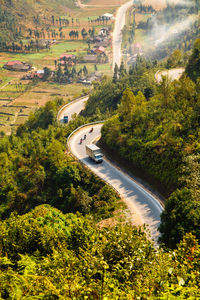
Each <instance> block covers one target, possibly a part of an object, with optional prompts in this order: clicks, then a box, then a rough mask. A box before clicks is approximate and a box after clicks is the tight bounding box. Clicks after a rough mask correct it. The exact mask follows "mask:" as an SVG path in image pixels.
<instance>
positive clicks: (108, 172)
mask: <svg viewBox="0 0 200 300" xmlns="http://www.w3.org/2000/svg"><path fill="white" fill-rule="evenodd" d="M91 127H93V128H94V130H93V132H92V133H89V131H90V129H91ZM101 127H102V124H97V125H92V126H86V127H83V128H82V129H80V130H79V131H77V132H76V133H75V134H74V135H72V137H71V138H70V140H69V143H68V146H69V148H70V151H71V152H72V153H73V154H74V155H75V156H76V157H77V158H78V159H79V160H80V161H81V162H82V163H84V164H85V165H87V166H88V167H89V168H90V169H91V170H92V171H93V172H94V173H95V174H96V175H98V176H99V177H100V178H102V179H103V180H105V181H106V182H108V183H109V184H110V185H112V186H113V187H114V188H115V189H116V190H117V191H118V192H119V194H120V196H121V198H122V199H124V201H125V203H126V204H127V206H128V208H129V210H130V212H131V220H132V223H133V224H135V225H143V224H147V225H148V227H149V230H150V233H151V237H152V238H153V239H154V240H155V241H156V240H157V238H158V236H159V232H158V230H157V229H158V226H159V224H160V214H161V212H162V210H163V208H162V206H161V204H160V203H159V201H158V200H157V199H156V198H155V197H154V196H152V194H150V193H149V192H148V191H147V190H145V189H144V188H143V187H141V186H140V185H138V184H137V183H136V182H135V181H134V180H133V179H132V178H131V177H129V176H128V175H127V174H125V173H124V172H123V171H121V170H120V169H119V168H117V167H116V166H114V165H112V164H111V163H110V162H108V161H107V160H106V159H104V161H103V163H102V164H96V163H95V162H93V161H92V160H91V159H90V158H89V157H88V156H87V155H86V150H85V145H87V144H91V143H92V141H94V140H97V139H98V138H99V137H100V135H101ZM84 134H86V136H87V137H86V139H85V140H84V141H83V142H82V144H80V139H81V138H83V136H84Z"/></svg>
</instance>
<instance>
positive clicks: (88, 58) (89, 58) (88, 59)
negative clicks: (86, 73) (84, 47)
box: [80, 55, 98, 64]
mask: <svg viewBox="0 0 200 300" xmlns="http://www.w3.org/2000/svg"><path fill="white" fill-rule="evenodd" d="M80 62H81V63H93V64H97V63H98V56H97V55H84V56H83V58H82V59H81V61H80Z"/></svg>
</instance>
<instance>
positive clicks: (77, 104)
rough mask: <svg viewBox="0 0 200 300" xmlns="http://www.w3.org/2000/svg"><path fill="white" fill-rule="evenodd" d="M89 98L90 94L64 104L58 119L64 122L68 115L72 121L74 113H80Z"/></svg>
mask: <svg viewBox="0 0 200 300" xmlns="http://www.w3.org/2000/svg"><path fill="white" fill-rule="evenodd" d="M87 100H88V96H86V97H84V98H80V99H77V100H75V101H72V102H71V103H69V104H67V105H64V106H63V107H62V109H61V110H60V111H59V113H58V120H60V121H61V122H62V120H63V117H64V116H68V120H69V121H70V120H71V118H72V116H73V115H74V114H77V115H78V114H79V113H80V112H81V110H83V109H84V107H85V102H86V101H87Z"/></svg>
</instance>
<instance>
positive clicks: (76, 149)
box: [58, 1, 163, 240]
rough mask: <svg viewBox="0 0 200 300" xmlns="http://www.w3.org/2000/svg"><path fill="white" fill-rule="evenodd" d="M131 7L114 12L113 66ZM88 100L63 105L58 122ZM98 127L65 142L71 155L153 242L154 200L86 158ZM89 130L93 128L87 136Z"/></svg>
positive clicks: (116, 173)
mask: <svg viewBox="0 0 200 300" xmlns="http://www.w3.org/2000/svg"><path fill="white" fill-rule="evenodd" d="M132 5H133V1H129V2H127V3H125V4H124V5H122V6H121V7H120V8H119V9H118V12H117V16H116V22H115V30H114V33H113V67H114V65H115V63H116V64H117V65H118V66H119V65H120V61H121V42H122V36H121V30H122V29H123V26H124V24H125V15H126V11H127V9H128V8H129V7H130V6H132ZM87 99H88V97H85V98H81V99H77V100H75V101H73V102H72V103H70V104H67V105H65V106H64V107H63V108H62V109H61V110H60V111H59V113H58V119H59V120H62V119H63V116H64V115H67V116H68V117H69V121H70V119H71V117H72V115H73V114H74V113H76V114H79V113H80V111H81V110H82V109H83V108H84V106H85V101H87ZM102 126H103V123H101V124H95V125H94V124H93V125H86V126H83V127H82V128H80V129H78V130H76V131H75V132H74V133H73V134H72V136H71V137H70V139H69V140H68V147H69V149H70V151H71V152H72V154H73V155H74V156H75V157H76V158H77V159H79V160H80V161H81V162H82V163H83V164H85V165H87V166H88V167H89V168H90V169H91V170H92V171H93V172H94V173H95V174H96V175H98V176H99V177H100V178H102V179H103V180H105V181H106V182H108V183H109V184H110V185H111V186H113V187H114V188H115V189H116V190H117V191H118V192H119V194H120V196H121V198H122V199H123V200H124V201H125V203H126V204H127V207H128V208H129V211H130V213H131V222H132V223H133V224H135V225H143V224H146V225H148V227H149V230H150V234H151V237H152V238H153V239H154V240H157V238H158V236H159V232H158V226H159V224H160V214H161V212H162V210H163V207H162V206H161V204H160V202H159V201H158V199H157V198H156V197H155V196H154V195H152V194H151V193H150V192H149V191H147V190H146V189H144V187H142V186H141V185H140V184H138V183H137V182H136V181H135V180H133V178H131V177H129V176H128V175H127V174H125V173H124V172H123V171H122V170H120V169H119V167H117V166H115V165H113V164H111V163H110V162H109V161H108V160H107V159H106V158H104V161H103V163H102V164H96V163H94V162H93V161H91V160H90V159H89V158H88V156H87V155H86V150H85V145H86V144H90V143H92V142H94V141H96V140H97V139H99V138H100V136H101V127H102ZM91 127H93V128H94V130H93V132H92V133H89V131H90V129H91ZM85 134H86V136H87V138H86V140H84V141H83V142H82V144H80V139H81V138H83V136H84V135H85Z"/></svg>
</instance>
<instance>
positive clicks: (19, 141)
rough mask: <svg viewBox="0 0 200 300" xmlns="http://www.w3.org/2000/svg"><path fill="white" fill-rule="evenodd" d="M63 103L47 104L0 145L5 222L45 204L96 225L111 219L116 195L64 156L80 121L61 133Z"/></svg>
mask: <svg viewBox="0 0 200 300" xmlns="http://www.w3.org/2000/svg"><path fill="white" fill-rule="evenodd" d="M61 103H62V102H61V101H60V100H59V101H57V102H55V101H54V102H48V103H47V104H46V105H45V107H43V108H40V109H39V110H37V112H36V113H35V114H32V115H30V117H29V120H28V121H27V122H26V123H25V124H24V125H21V126H19V128H18V130H17V134H16V136H15V135H11V136H10V137H6V136H4V137H3V138H2V139H1V140H0V156H1V160H0V161H1V163H0V164H1V168H0V169H1V170H0V173H1V175H0V203H1V206H0V212H1V217H2V218H6V217H7V216H9V214H10V213H11V212H12V211H16V212H18V213H20V214H23V213H26V212H28V211H29V210H30V209H31V208H33V207H35V206H37V205H39V204H43V203H49V204H51V205H53V206H55V207H57V208H59V209H60V210H62V211H63V212H65V213H66V212H76V211H80V212H81V213H82V214H89V213H90V214H93V215H95V216H94V217H95V218H96V219H101V217H106V216H107V217H109V216H111V215H112V213H113V211H114V209H115V206H116V203H117V201H118V196H117V195H116V194H115V192H113V190H112V189H111V188H110V187H108V186H107V185H105V184H104V183H103V182H102V181H101V180H99V179H98V178H96V177H95V176H93V175H92V174H91V173H90V172H89V171H87V170H86V169H84V168H83V167H82V166H81V165H80V164H77V163H76V162H74V161H73V159H72V158H71V157H70V156H68V155H67V154H65V146H66V145H65V143H66V136H67V135H68V134H69V133H70V130H72V128H74V127H75V126H77V125H79V124H80V122H81V120H79V121H76V122H75V121H74V124H73V123H72V125H71V126H69V127H67V128H65V127H57V126H56V113H57V108H58V105H59V104H61ZM78 122H79V123H78Z"/></svg>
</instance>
